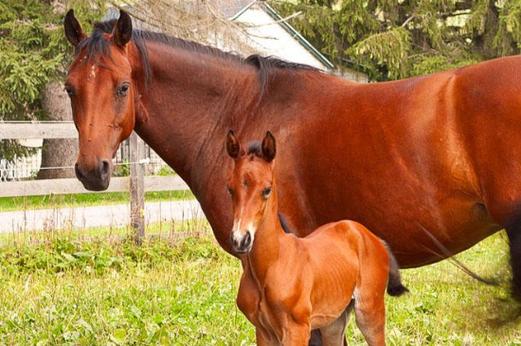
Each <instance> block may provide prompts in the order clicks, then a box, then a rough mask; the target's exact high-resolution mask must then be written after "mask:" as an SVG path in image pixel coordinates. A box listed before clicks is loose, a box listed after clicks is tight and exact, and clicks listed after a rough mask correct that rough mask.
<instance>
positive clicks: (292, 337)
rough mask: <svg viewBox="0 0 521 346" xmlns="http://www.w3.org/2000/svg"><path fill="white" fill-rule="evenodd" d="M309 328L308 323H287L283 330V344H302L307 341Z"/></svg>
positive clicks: (309, 334)
mask: <svg viewBox="0 0 521 346" xmlns="http://www.w3.org/2000/svg"><path fill="white" fill-rule="evenodd" d="M310 337H311V328H310V326H309V324H297V323H288V324H287V325H286V326H285V327H284V330H283V334H282V345H283V346H302V345H304V346H305V345H307V344H308V343H309V339H310Z"/></svg>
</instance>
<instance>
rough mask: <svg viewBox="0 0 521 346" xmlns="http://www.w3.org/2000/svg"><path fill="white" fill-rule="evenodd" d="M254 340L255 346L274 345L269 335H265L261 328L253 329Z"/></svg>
mask: <svg viewBox="0 0 521 346" xmlns="http://www.w3.org/2000/svg"><path fill="white" fill-rule="evenodd" d="M255 338H256V341H257V342H256V344H257V346H273V345H276V343H274V342H273V340H271V338H270V337H269V335H267V334H266V333H265V332H264V330H262V328H255Z"/></svg>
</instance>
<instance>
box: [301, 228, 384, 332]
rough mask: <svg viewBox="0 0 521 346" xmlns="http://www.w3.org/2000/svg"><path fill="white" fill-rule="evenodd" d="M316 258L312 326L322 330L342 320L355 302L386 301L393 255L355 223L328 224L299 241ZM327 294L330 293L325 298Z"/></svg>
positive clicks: (311, 268)
mask: <svg viewBox="0 0 521 346" xmlns="http://www.w3.org/2000/svg"><path fill="white" fill-rule="evenodd" d="M298 241H300V242H301V243H302V245H303V246H304V248H305V249H306V252H309V253H310V254H312V255H311V256H309V257H308V258H309V260H308V261H309V271H310V272H311V273H309V274H310V275H312V276H313V289H312V290H311V302H312V306H313V311H312V325H313V327H314V328H320V327H321V326H323V325H326V324H327V323H328V322H329V321H330V320H331V319H330V318H327V316H338V315H340V314H341V313H342V311H343V310H344V309H345V308H346V307H347V305H348V304H349V302H350V301H351V299H352V298H353V297H354V298H355V304H356V300H357V298H358V299H362V297H363V296H378V297H380V298H381V299H382V301H383V299H384V298H383V296H384V295H385V288H386V286H387V281H388V275H389V255H388V253H387V249H386V248H385V246H384V244H383V243H382V241H381V240H380V239H379V238H377V237H376V236H375V235H373V234H372V233H371V232H370V231H369V230H368V229H367V228H365V227H364V226H363V225H361V224H359V223H357V222H354V221H346V220H345V221H339V222H334V223H328V224H326V225H323V226H321V227H319V228H317V229H316V230H315V231H314V232H313V233H312V234H310V235H309V236H307V237H305V238H302V239H298ZM324 292H327V294H326V295H325V294H324Z"/></svg>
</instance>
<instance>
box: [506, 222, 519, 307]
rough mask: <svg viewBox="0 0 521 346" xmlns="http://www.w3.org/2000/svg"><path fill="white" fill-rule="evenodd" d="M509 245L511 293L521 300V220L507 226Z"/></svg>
mask: <svg viewBox="0 0 521 346" xmlns="http://www.w3.org/2000/svg"><path fill="white" fill-rule="evenodd" d="M507 235H508V240H509V245H510V265H511V266H512V294H513V296H514V298H515V299H517V300H518V301H521V222H518V223H516V224H515V225H513V226H512V227H507Z"/></svg>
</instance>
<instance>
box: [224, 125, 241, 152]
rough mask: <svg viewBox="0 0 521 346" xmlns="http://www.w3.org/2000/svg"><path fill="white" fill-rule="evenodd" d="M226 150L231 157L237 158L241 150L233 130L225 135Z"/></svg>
mask: <svg viewBox="0 0 521 346" xmlns="http://www.w3.org/2000/svg"><path fill="white" fill-rule="evenodd" d="M226 151H227V152H228V155H230V157H231V158H233V159H237V158H238V157H239V154H240V152H241V144H240V143H239V140H237V137H235V133H233V130H230V131H228V135H227V136H226Z"/></svg>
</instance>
